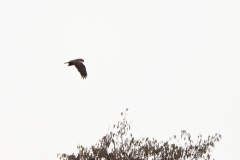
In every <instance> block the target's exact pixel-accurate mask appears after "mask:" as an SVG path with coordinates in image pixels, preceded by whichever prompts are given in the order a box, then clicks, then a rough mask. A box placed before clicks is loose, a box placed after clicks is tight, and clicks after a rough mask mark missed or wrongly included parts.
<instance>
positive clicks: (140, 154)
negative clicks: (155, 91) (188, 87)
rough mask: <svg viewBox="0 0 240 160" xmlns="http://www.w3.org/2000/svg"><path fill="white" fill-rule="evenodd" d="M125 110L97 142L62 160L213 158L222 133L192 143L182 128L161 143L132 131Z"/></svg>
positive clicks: (184, 159) (63, 156)
mask: <svg viewBox="0 0 240 160" xmlns="http://www.w3.org/2000/svg"><path fill="white" fill-rule="evenodd" d="M127 111H128V109H126V111H125V113H121V116H122V120H121V121H119V122H118V123H117V124H114V125H113V128H112V129H113V130H112V131H110V132H109V133H107V134H106V135H105V136H103V137H102V138H101V139H100V140H99V141H98V142H97V143H96V144H95V145H92V146H91V147H89V148H88V147H84V146H82V145H78V146H77V148H78V150H79V152H78V154H77V156H76V155H74V154H72V155H68V154H58V155H57V156H58V157H59V159H60V160H100V159H104V160H146V159H153V160H199V159H204V160H210V159H211V152H212V151H213V149H214V147H215V142H218V141H219V140H220V139H221V138H222V136H221V134H219V133H216V134H215V135H212V136H210V135H209V136H208V137H207V139H203V137H202V135H201V134H200V135H198V137H197V141H196V142H193V141H192V139H191V135H190V134H189V133H187V131H185V130H182V131H181V136H180V137H177V136H176V135H173V136H172V137H170V139H169V140H166V141H160V142H158V140H157V139H154V138H152V139H150V138H149V137H146V138H140V139H137V138H134V137H133V135H132V134H131V133H129V130H130V129H131V127H130V123H129V122H128V121H127V119H126V115H127V114H126V113H127Z"/></svg>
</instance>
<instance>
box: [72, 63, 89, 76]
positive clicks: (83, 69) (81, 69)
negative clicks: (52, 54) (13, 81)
mask: <svg viewBox="0 0 240 160" xmlns="http://www.w3.org/2000/svg"><path fill="white" fill-rule="evenodd" d="M74 65H75V67H76V68H77V70H78V72H80V74H81V76H82V78H83V79H85V78H87V70H86V67H85V65H84V64H83V63H82V62H79V61H75V62H74Z"/></svg>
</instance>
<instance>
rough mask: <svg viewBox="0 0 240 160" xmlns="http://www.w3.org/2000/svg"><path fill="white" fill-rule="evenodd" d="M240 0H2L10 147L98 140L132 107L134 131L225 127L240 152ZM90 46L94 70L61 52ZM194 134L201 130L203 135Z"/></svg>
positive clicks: (1, 142)
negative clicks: (75, 64) (84, 70)
mask: <svg viewBox="0 0 240 160" xmlns="http://www.w3.org/2000/svg"><path fill="white" fill-rule="evenodd" d="M239 8H240V2H239V1H237V0H232V1H223V0H216V1H209V0H201V1H198V0H195V1H193V0H183V1H182V0H181V1H180V0H167V1H160V0H151V1H149V0H145V1H143V0H136V1H133V0H127V1H125V0H121V1H113V0H109V1H105V0H96V1H90V0H89V1H83V0H71V1H69V0H68V1H66V0H65V1H63V0H41V1H40V0H38V1H37V0H21V1H20V0H0V76H1V77H0V87H1V88H0V152H1V159H5V160H6V159H17V158H18V159H20V160H23V159H24V160H43V159H44V160H52V159H55V160H56V159H57V158H56V155H57V153H69V154H71V153H73V152H75V153H77V148H76V147H77V141H78V142H79V143H80V144H82V145H85V146H90V145H91V144H95V142H97V140H98V139H99V138H101V137H102V136H103V135H104V134H106V133H107V130H108V127H109V125H112V124H114V123H117V122H118V120H120V113H121V112H122V111H124V110H125V108H126V107H128V108H129V113H128V115H129V116H128V119H129V121H133V123H132V124H131V125H132V130H131V132H132V133H133V135H134V136H136V137H141V136H142V137H146V136H148V137H155V138H157V139H158V140H159V141H160V140H167V139H168V138H169V137H171V136H172V135H174V134H176V135H178V136H179V135H180V132H181V130H187V131H188V132H190V133H191V134H192V135H193V140H194V138H196V136H197V134H199V133H202V134H203V135H205V136H207V135H208V134H214V133H216V132H217V133H221V134H222V136H223V139H222V140H221V141H220V142H219V143H217V144H216V148H215V150H214V152H213V157H214V158H215V159H217V160H226V159H238V158H239V154H238V153H239V146H238V145H239V143H240V140H239V135H240V129H239V128H240V127H239V123H240V117H239V109H238V108H239V105H240V100H239V97H240V64H239V61H240V10H239ZM75 58H83V59H84V60H85V65H86V68H87V71H88V78H87V79H86V80H82V79H81V77H80V74H79V73H78V72H77V70H76V69H75V67H67V66H66V65H64V64H63V63H64V62H66V61H69V60H71V59H75ZM194 136H195V137H194Z"/></svg>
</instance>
